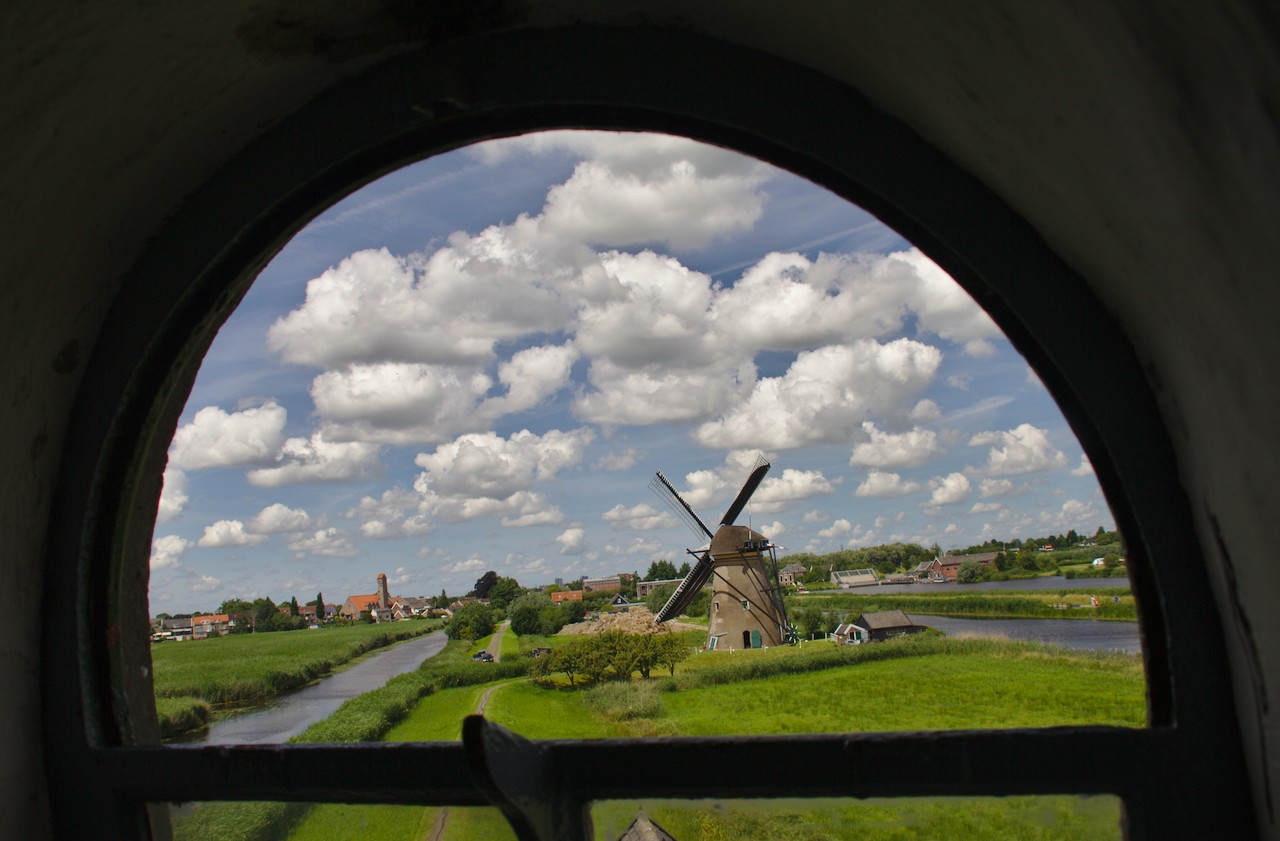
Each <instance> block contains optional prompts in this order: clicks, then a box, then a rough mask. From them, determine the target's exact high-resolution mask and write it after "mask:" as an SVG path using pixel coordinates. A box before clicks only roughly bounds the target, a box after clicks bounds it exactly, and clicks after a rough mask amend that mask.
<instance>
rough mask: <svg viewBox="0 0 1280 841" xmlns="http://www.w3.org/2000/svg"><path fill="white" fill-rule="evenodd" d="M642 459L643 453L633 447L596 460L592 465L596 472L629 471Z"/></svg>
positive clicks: (607, 454)
mask: <svg viewBox="0 0 1280 841" xmlns="http://www.w3.org/2000/svg"><path fill="white" fill-rule="evenodd" d="M642 458H644V453H642V452H640V451H639V450H637V449H636V448H635V447H628V448H627V449H625V450H623V451H622V452H610V453H606V454H605V455H603V456H601V457H600V458H598V459H596V463H595V464H594V465H593V466H594V467H595V468H596V469H597V470H606V471H609V472H616V471H619V470H630V469H631V468H632V467H635V466H636V465H637V464H639V463H640V459H642Z"/></svg>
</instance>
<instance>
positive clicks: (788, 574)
mask: <svg viewBox="0 0 1280 841" xmlns="http://www.w3.org/2000/svg"><path fill="white" fill-rule="evenodd" d="M808 571H809V570H808V568H806V567H805V565H804V564H787V565H786V566H784V567H783V568H782V569H780V570H778V583H779V584H781V585H782V586H783V587H790V586H791V585H793V584H795V583H796V580H797V579H798V578H799V577H800V576H802V575H804V574H805V573H806V572H808Z"/></svg>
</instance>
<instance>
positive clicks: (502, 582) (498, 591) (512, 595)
mask: <svg viewBox="0 0 1280 841" xmlns="http://www.w3.org/2000/svg"><path fill="white" fill-rule="evenodd" d="M523 592H524V588H523V587H521V586H520V582H519V581H516V580H515V579H514V578H504V577H502V576H498V578H497V580H496V581H494V582H493V586H492V587H490V588H489V604H490V606H492V607H494V608H497V609H498V610H506V609H507V607H508V606H509V605H510V604H511V603H512V602H513V601H515V599H516V598H517V597H518V596H520V594H522V593H523Z"/></svg>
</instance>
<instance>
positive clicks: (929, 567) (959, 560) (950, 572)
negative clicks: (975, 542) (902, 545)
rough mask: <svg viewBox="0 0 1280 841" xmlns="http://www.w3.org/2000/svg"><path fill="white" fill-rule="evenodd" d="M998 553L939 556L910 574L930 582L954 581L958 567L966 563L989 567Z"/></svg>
mask: <svg viewBox="0 0 1280 841" xmlns="http://www.w3.org/2000/svg"><path fill="white" fill-rule="evenodd" d="M998 554H999V553H998V552H979V553H977V554H974V555H939V556H938V557H936V558H934V559H933V560H932V561H926V562H925V563H922V564H919V565H917V566H916V568H915V569H913V570H912V571H911V572H912V574H913V575H916V576H918V577H920V578H925V577H927V578H928V579H929V580H930V581H955V580H956V575H957V574H959V572H960V565H961V564H963V563H965V562H966V561H974V562H976V563H977V564H979V565H980V566H984V567H989V566H992V565H994V564H995V562H996V555H998Z"/></svg>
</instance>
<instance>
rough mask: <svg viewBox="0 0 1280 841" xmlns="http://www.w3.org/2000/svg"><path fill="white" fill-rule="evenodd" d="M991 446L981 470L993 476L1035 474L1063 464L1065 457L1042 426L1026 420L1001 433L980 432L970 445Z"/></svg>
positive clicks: (970, 441)
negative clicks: (1036, 425) (1033, 424)
mask: <svg viewBox="0 0 1280 841" xmlns="http://www.w3.org/2000/svg"><path fill="white" fill-rule="evenodd" d="M986 445H990V446H991V449H990V451H988V454H987V463H986V465H985V467H984V468H983V472H985V473H987V474H989V475H993V476H1006V475H1011V474H1018V473H1034V472H1038V471H1042V470H1053V469H1056V468H1060V467H1065V466H1066V464H1067V457H1066V455H1064V454H1063V452H1062V451H1061V450H1059V449H1057V448H1056V447H1054V446H1053V444H1051V443H1049V436H1048V435H1047V434H1046V433H1045V431H1044V430H1043V429H1039V428H1037V427H1035V426H1032V425H1031V424H1029V423H1024V424H1019V425H1018V426H1017V427H1015V428H1014V429H1010V430H1007V431H1003V432H979V433H978V434H977V435H975V436H973V437H972V438H970V439H969V446H971V447H981V446H986Z"/></svg>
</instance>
